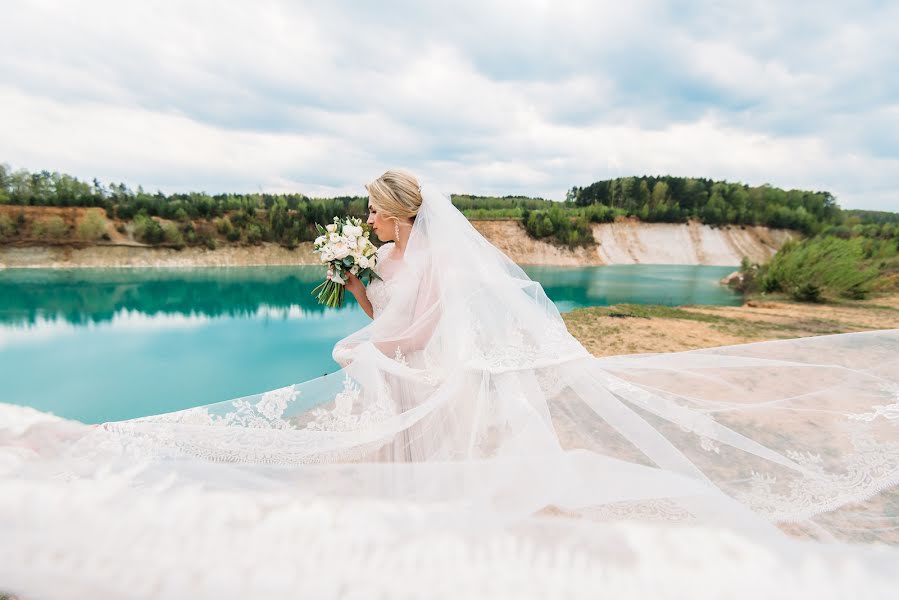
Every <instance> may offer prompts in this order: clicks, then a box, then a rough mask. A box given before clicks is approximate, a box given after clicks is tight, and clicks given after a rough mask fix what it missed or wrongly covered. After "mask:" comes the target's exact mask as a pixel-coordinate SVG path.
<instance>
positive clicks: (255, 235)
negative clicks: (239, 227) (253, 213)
mask: <svg viewBox="0 0 899 600" xmlns="http://www.w3.org/2000/svg"><path fill="white" fill-rule="evenodd" d="M262 239H263V233H262V228H261V227H259V225H257V224H256V223H251V224H250V226H249V227H247V242H249V243H251V244H260V243H261V242H262Z"/></svg>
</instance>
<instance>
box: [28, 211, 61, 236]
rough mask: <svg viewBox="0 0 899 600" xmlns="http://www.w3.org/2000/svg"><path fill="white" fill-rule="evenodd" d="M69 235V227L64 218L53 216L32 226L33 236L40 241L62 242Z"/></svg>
mask: <svg viewBox="0 0 899 600" xmlns="http://www.w3.org/2000/svg"><path fill="white" fill-rule="evenodd" d="M68 233H69V226H68V225H66V222H65V221H63V219H62V217H60V216H57V215H53V216H52V217H47V218H46V219H41V220H39V221H35V222H34V224H33V225H32V226H31V234H32V235H33V236H34V237H36V238H39V239H46V240H61V239H63V238H64V237H66V235H67V234H68Z"/></svg>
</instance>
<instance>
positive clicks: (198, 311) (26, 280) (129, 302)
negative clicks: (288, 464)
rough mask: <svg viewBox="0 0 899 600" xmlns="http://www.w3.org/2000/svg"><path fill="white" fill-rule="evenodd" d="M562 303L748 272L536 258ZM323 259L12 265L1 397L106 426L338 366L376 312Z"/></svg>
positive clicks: (670, 295) (3, 327) (1, 333)
mask: <svg viewBox="0 0 899 600" xmlns="http://www.w3.org/2000/svg"><path fill="white" fill-rule="evenodd" d="M526 270H527V272H528V274H529V275H530V276H531V277H532V278H534V279H536V280H538V281H540V282H541V284H542V285H543V286H544V289H545V290H546V293H547V295H548V296H549V297H550V298H551V299H552V300H553V301H554V302H555V303H556V305H557V306H558V307H559V310H560V311H563V312H564V311H568V310H572V309H574V308H578V307H583V306H607V305H611V304H618V303H625V302H630V303H640V304H666V305H669V306H676V305H681V304H718V305H739V304H740V302H741V299H740V297H739V296H738V295H736V294H734V293H733V292H731V291H730V290H729V289H727V288H726V287H724V286H721V285H719V284H718V280H719V279H720V278H721V277H723V276H725V275H727V274H728V273H730V272H732V271H734V270H735V267H716V266H685V265H614V266H605V267H586V268H564V267H529V268H527V269H526ZM322 276H323V270H322V269H321V268H320V267H315V266H298V267H297V266H290V267H222V268H198V269H162V268H160V269H65V270H56V269H6V270H0V402H8V403H13V404H23V405H27V406H32V407H34V408H37V409H39V410H43V411H49V412H52V413H54V414H57V415H60V416H63V417H67V418H73V419H78V420H80V421H84V422H87V423H99V422H103V421H113V420H120V419H128V418H133V417H137V416H143V415H149V414H158V413H162V412H168V411H173V410H179V409H182V408H187V407H190V406H197V405H201V404H209V403H212V402H218V401H222V400H229V399H232V398H238V397H241V396H246V395H250V394H254V393H258V392H262V391H266V390H270V389H275V388H278V387H282V386H285V385H288V384H291V383H296V382H299V381H305V380H307V379H311V378H313V377H318V376H319V375H322V374H324V373H328V372H331V371H334V370H336V368H337V365H336V363H334V362H333V360H332V359H331V348H332V346H333V345H334V342H336V341H337V340H339V339H340V338H342V337H344V336H345V335H347V334H349V333H351V332H352V331H355V330H356V329H358V328H360V327H362V326H363V325H365V323H367V322H368V321H369V319H368V317H367V316H366V315H365V314H364V313H363V312H362V310H361V309H360V308H359V307H358V305H356V304H355V303H354V302H353V301H352V298H350V302H349V303H348V304H347V305H346V306H344V307H343V308H341V309H324V308H322V307H321V306H319V305H318V304H317V303H316V301H315V298H314V297H312V296H311V295H310V291H311V290H312V288H314V287H315V286H316V285H317V284H318V283H319V282H320V281H321V280H322Z"/></svg>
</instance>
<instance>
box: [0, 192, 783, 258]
mask: <svg viewBox="0 0 899 600" xmlns="http://www.w3.org/2000/svg"><path fill="white" fill-rule="evenodd" d="M90 211H94V212H95V213H96V212H98V211H99V209H96V208H82V207H71V208H62V207H47V206H26V207H19V206H9V205H0V215H6V216H7V217H8V218H10V219H13V218H18V215H19V214H24V215H25V217H24V218H25V219H26V221H27V222H26V225H25V226H23V227H22V230H23V231H32V230H33V224H34V223H36V222H39V221H45V220H47V219H49V218H50V217H58V218H60V219H61V220H62V222H63V223H64V224H65V227H66V228H67V229H66V231H67V232H68V233H62V234H60V235H59V236H57V237H56V239H53V238H52V237H51V238H49V239H48V238H47V237H45V238H35V237H27V236H20V237H18V238H16V239H14V240H13V241H11V242H8V243H6V244H4V245H0V268H15V267H52V268H60V267H104V266H110V267H128V266H133V267H144V266H145V267H152V266H173V267H185V266H227V265H276V264H316V258H315V255H313V254H312V252H311V244H310V243H308V242H301V243H300V244H299V245H298V246H297V247H296V248H295V249H293V250H288V249H286V248H284V247H282V246H279V245H278V244H273V243H260V244H256V245H253V244H241V243H231V242H228V241H227V240H226V239H225V238H224V237H223V236H217V237H216V239H215V243H216V248H215V249H214V250H211V249H207V248H205V247H196V246H193V247H185V248H181V249H178V248H175V247H165V245H164V244H163V245H161V247H160V246H159V245H157V246H150V245H147V244H142V243H140V242H137V241H135V240H134V235H133V231H132V227H133V226H132V224H131V223H130V222H124V221H115V220H107V221H106V223H105V225H104V230H103V231H102V232H101V235H100V236H97V237H98V238H99V239H97V240H96V241H93V242H88V241H84V240H79V239H78V238H77V235H76V234H75V233H74V232H77V231H78V227H79V225H80V224H81V223H83V222H84V221H85V220H86V218H87V216H88V213H89V212H90ZM159 221H160V222H162V223H163V224H164V223H166V222H167V221H166V220H165V219H159ZM472 224H473V225H474V226H475V227H476V228H477V229H478V230H479V231H480V232H481V233H482V234H483V235H484V236H485V237H486V238H487V239H489V240H490V241H491V242H492V243H493V244H494V245H496V246H497V247H498V248H499V249H500V250H502V251H503V252H505V253H506V254H507V255H508V256H509V257H511V258H512V259H513V260H515V261H516V262H517V263H519V264H526V265H559V266H578V265H603V264H634V263H640V264H697V265H734V266H737V265H739V264H740V259H741V258H742V256H744V255H745V256H749V258H750V259H751V260H753V261H756V262H764V261H765V260H767V259H768V258H770V256H771V255H773V254H774V252H776V250H777V249H778V248H779V247H780V246H781V245H782V244H783V243H784V242H785V241H786V240H787V239H789V238H791V237H798V236H797V234H795V233H793V232H790V231H787V230H771V229H769V228H767V227H758V226H756V227H753V226H746V227H745V228H744V227H740V226H724V227H710V226H708V225H702V224H698V223H695V222H691V223H689V224H673V223H642V222H639V221H636V220H634V219H622V220H619V221H617V222H614V223H601V224H594V225H592V232H593V237H594V239H595V241H596V243H595V244H594V245H592V246H582V247H577V248H574V249H571V248H568V247H565V246H558V245H555V244H552V243H549V242H547V241H542V240H535V239H533V238H532V237H530V236H529V235H528V234H527V232H526V231H525V229H524V227H523V226H522V224H521V222H520V221H517V220H499V221H497V220H493V221H480V220H472Z"/></svg>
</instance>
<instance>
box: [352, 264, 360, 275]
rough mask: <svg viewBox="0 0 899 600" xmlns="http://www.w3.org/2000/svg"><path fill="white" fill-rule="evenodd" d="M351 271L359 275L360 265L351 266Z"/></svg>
mask: <svg viewBox="0 0 899 600" xmlns="http://www.w3.org/2000/svg"><path fill="white" fill-rule="evenodd" d="M350 273H352V274H353V275H358V274H359V266H358V265H353V266H352V267H350Z"/></svg>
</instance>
